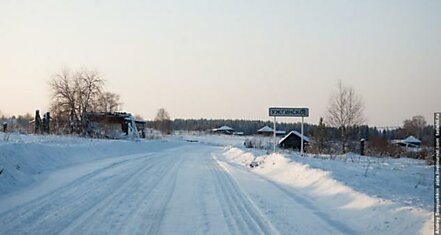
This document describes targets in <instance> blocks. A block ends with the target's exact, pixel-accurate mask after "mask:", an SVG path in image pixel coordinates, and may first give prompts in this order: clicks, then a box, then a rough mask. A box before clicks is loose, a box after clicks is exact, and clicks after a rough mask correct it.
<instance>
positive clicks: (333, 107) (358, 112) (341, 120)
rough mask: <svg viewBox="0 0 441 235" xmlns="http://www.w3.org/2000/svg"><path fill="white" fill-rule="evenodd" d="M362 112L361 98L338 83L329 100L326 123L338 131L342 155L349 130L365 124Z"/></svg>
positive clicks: (350, 88)
mask: <svg viewBox="0 0 441 235" xmlns="http://www.w3.org/2000/svg"><path fill="white" fill-rule="evenodd" d="M363 110H364V105H363V102H362V99H361V97H360V96H357V95H356V94H355V91H354V89H353V88H352V87H350V86H344V85H343V83H342V82H341V81H339V82H338V86H337V90H336V91H335V92H334V94H333V95H332V96H331V99H330V100H329V106H328V114H327V122H328V124H329V125H330V126H333V127H336V128H339V129H340V132H341V142H342V151H343V152H344V153H345V152H346V148H347V143H348V136H349V129H350V128H351V127H356V126H359V125H361V124H363V123H364V122H365V119H364V116H363Z"/></svg>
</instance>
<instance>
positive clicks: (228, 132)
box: [213, 126, 235, 135]
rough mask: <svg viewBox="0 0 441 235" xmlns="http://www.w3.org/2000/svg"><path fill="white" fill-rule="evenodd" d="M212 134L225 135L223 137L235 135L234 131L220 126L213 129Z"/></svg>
mask: <svg viewBox="0 0 441 235" xmlns="http://www.w3.org/2000/svg"><path fill="white" fill-rule="evenodd" d="M213 132H214V133H217V134H225V135H232V134H234V133H235V131H234V129H233V128H231V127H229V126H221V127H219V128H215V129H213Z"/></svg>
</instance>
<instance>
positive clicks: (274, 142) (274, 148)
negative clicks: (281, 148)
mask: <svg viewBox="0 0 441 235" xmlns="http://www.w3.org/2000/svg"><path fill="white" fill-rule="evenodd" d="M273 127H274V129H273V153H275V152H276V130H277V129H276V116H274V125H273Z"/></svg>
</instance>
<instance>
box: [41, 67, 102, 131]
mask: <svg viewBox="0 0 441 235" xmlns="http://www.w3.org/2000/svg"><path fill="white" fill-rule="evenodd" d="M49 85H50V88H51V91H52V103H51V108H50V110H51V112H52V114H53V115H52V116H53V118H54V119H57V120H56V124H58V125H62V126H66V124H69V125H73V123H75V125H77V127H78V129H77V131H79V132H81V131H84V129H85V127H86V116H85V115H86V113H87V112H89V111H93V110H94V108H95V107H94V104H96V100H97V99H98V97H99V96H100V95H101V93H102V90H103V86H104V79H103V78H102V77H101V75H100V74H99V73H98V72H97V71H94V70H86V69H82V70H79V71H77V72H72V71H70V70H68V69H64V70H62V71H61V72H60V73H57V74H55V75H54V76H53V78H52V80H51V81H50V83H49Z"/></svg>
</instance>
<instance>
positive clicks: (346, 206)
mask: <svg viewBox="0 0 441 235" xmlns="http://www.w3.org/2000/svg"><path fill="white" fill-rule="evenodd" d="M224 156H225V158H226V159H227V161H229V162H230V163H233V164H236V165H241V166H243V167H247V168H249V170H250V171H251V172H253V173H255V174H257V175H259V176H261V177H263V178H265V179H267V180H270V181H273V182H277V183H279V184H282V185H285V187H286V190H289V191H290V192H291V193H293V195H295V196H296V197H298V198H299V200H304V201H305V203H307V202H308V201H309V200H310V201H311V202H312V203H313V204H314V205H316V206H318V207H320V208H322V209H325V210H326V211H330V212H331V214H334V213H337V214H338V215H339V216H338V217H340V218H341V217H342V218H345V219H346V220H347V221H348V224H354V225H356V226H357V227H358V228H362V229H365V231H372V232H374V231H375V232H382V231H383V232H384V231H388V232H391V233H393V234H399V231H403V230H402V229H406V230H407V229H409V231H415V233H421V234H430V233H431V232H432V231H433V229H432V228H433V227H432V224H433V220H432V212H431V210H430V209H428V208H419V207H418V206H415V205H409V204H408V203H407V202H406V201H391V200H388V199H384V198H380V197H374V196H371V195H369V194H367V193H364V192H370V193H372V194H373V195H376V192H374V191H372V188H373V189H374V190H375V189H378V188H379V187H382V186H383V187H388V186H389V183H388V180H390V179H389V178H388V177H389V176H390V175H388V174H385V175H381V174H377V175H376V178H375V179H376V180H373V181H367V182H366V184H359V185H358V186H357V187H351V186H348V185H347V184H346V182H352V181H353V180H352V179H351V177H352V173H353V172H351V171H349V170H347V168H345V167H341V166H339V165H337V166H335V167H328V169H332V170H333V171H325V170H322V169H318V168H315V167H311V166H310V165H309V164H308V163H307V162H308V161H310V159H308V158H303V162H298V161H297V157H296V158H293V157H292V156H291V157H290V158H291V159H290V158H288V157H286V156H284V155H281V154H271V155H260V156H256V155H255V154H253V153H250V152H245V151H243V150H242V149H238V148H227V149H226V150H225V151H224ZM298 158H301V157H298ZM322 161H323V160H322ZM252 162H257V163H259V165H258V166H257V167H254V168H250V164H251V163H252ZM340 163H342V162H340ZM343 163H344V162H343ZM315 164H317V163H315ZM323 164H328V165H333V164H336V163H335V162H334V161H330V160H327V161H325V163H323ZM361 169H362V170H363V167H361ZM334 171H340V172H339V173H338V174H339V175H340V176H341V177H340V178H339V180H336V179H335V178H334V176H333V175H334ZM398 174H399V173H398ZM343 175H346V178H344V177H343ZM396 183H397V185H396V187H404V186H403V185H405V184H406V182H400V183H398V182H396ZM373 184H378V185H375V187H373ZM359 189H361V190H359ZM405 189H407V187H405ZM414 189H415V190H417V191H418V189H417V188H414ZM396 190H397V191H399V192H404V191H405V190H403V189H396ZM418 192H419V193H424V192H425V191H424V190H419V191H418ZM418 195H419V194H418V193H409V194H408V195H407V196H408V198H412V197H417V196H418ZM432 195H433V194H432ZM419 196H421V197H425V196H423V195H419ZM403 198H406V197H402V198H400V199H403ZM354 215H355V216H354ZM380 225H381V226H380ZM394 226H396V227H397V228H398V227H399V228H400V229H396V230H395V229H394ZM377 227H378V228H377ZM385 227H386V228H385ZM377 229H378V230H377ZM385 229H389V230H385Z"/></svg>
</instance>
